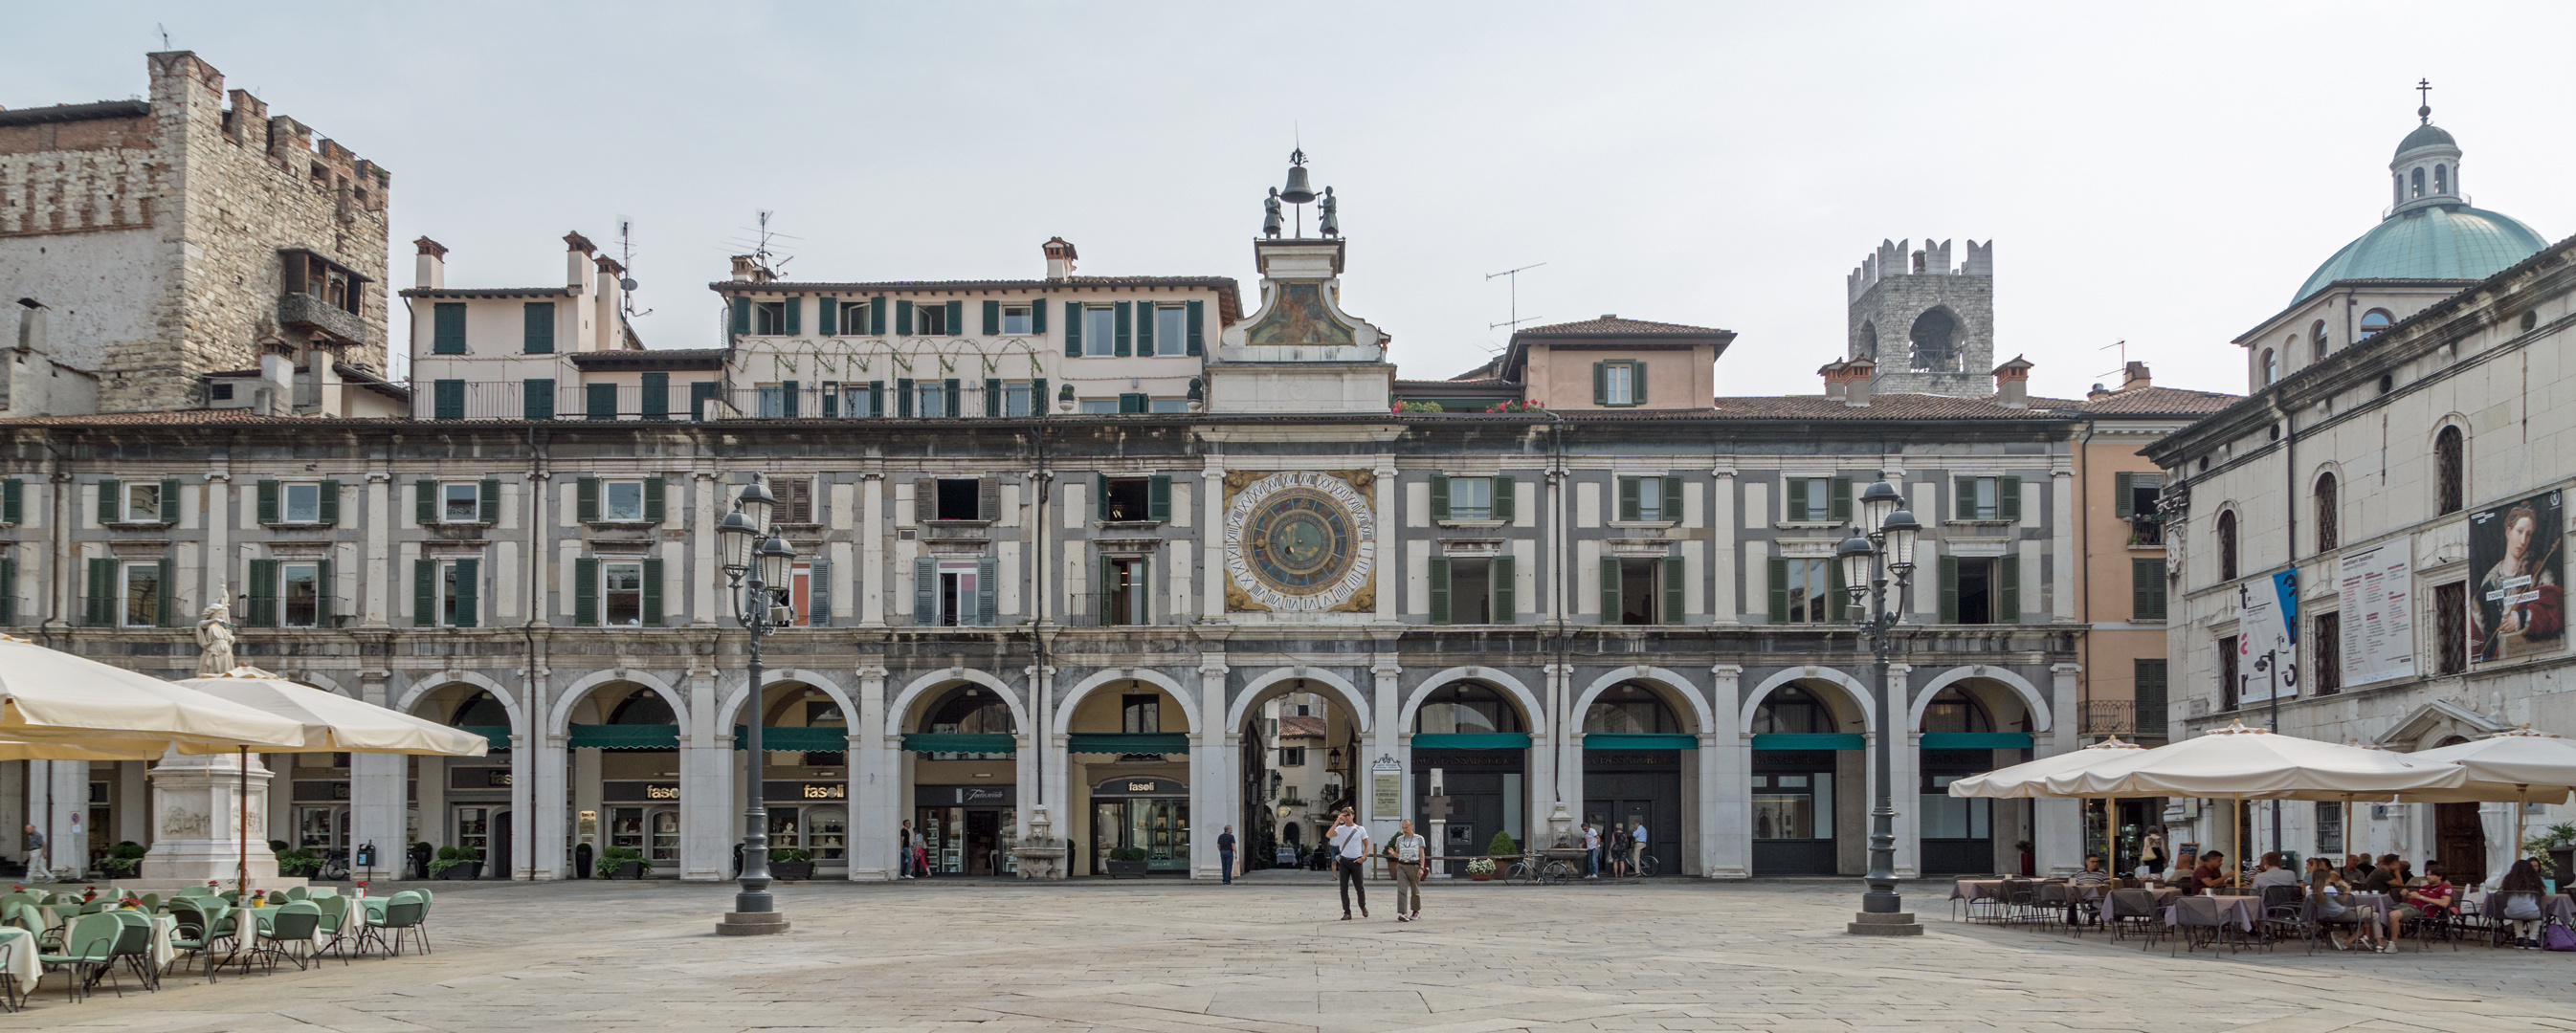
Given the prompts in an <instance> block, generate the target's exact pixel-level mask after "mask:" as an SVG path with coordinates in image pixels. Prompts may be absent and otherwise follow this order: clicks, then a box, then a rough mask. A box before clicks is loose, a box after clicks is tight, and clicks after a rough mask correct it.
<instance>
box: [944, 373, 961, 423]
mask: <svg viewBox="0 0 2576 1033" xmlns="http://www.w3.org/2000/svg"><path fill="white" fill-rule="evenodd" d="M940 386H942V387H945V388H947V389H948V392H947V393H946V394H944V395H941V396H940V397H942V398H945V399H947V403H946V404H947V406H948V408H947V410H946V411H947V414H948V415H950V416H960V415H964V413H965V411H966V395H965V394H964V392H963V391H962V390H961V382H960V381H959V380H958V379H957V378H956V377H950V378H948V379H947V381H946V382H944V383H942V384H941V385H940Z"/></svg>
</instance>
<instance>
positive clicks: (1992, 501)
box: [1976, 477, 2003, 520]
mask: <svg viewBox="0 0 2576 1033" xmlns="http://www.w3.org/2000/svg"><path fill="white" fill-rule="evenodd" d="M1976 499H1977V502H1976V506H1977V519H1979V520H1993V519H1995V518H1996V517H1997V516H1998V515H1999V514H2001V513H2002V512H2003V499H2002V498H2001V497H2000V496H1998V495H1997V494H1996V493H1995V479H1994V478H1992V477H1979V478H1977V495H1976Z"/></svg>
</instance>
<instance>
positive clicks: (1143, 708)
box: [1118, 692, 1163, 735]
mask: <svg viewBox="0 0 2576 1033" xmlns="http://www.w3.org/2000/svg"><path fill="white" fill-rule="evenodd" d="M1118 730H1119V731H1122V732H1126V733H1127V734H1129V735H1139V734H1153V733H1157V732H1160V731H1162V730H1163V697H1161V696H1158V695H1155V694H1154V693H1150V692H1131V693H1128V694H1126V695H1125V696H1122V697H1120V699H1119V701H1118Z"/></svg>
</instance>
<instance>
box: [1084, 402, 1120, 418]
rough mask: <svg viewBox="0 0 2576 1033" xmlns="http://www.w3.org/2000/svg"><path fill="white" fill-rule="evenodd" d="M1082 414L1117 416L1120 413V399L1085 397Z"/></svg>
mask: <svg viewBox="0 0 2576 1033" xmlns="http://www.w3.org/2000/svg"><path fill="white" fill-rule="evenodd" d="M1082 414H1083V415H1085V416H1115V415H1117V414H1118V400H1117V399H1115V398H1085V399H1083V400H1082Z"/></svg>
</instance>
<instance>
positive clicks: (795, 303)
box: [778, 296, 805, 336]
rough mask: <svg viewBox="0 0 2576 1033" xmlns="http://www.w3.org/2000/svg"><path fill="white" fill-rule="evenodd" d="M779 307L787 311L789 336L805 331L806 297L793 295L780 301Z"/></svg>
mask: <svg viewBox="0 0 2576 1033" xmlns="http://www.w3.org/2000/svg"><path fill="white" fill-rule="evenodd" d="M778 307H779V308H781V309H785V310H786V312H787V333H788V335H789V336H794V335H797V334H801V333H804V332H805V318H804V316H805V299H803V298H799V297H793V296H791V297H789V298H787V299H786V300H784V301H781V302H779V305H778Z"/></svg>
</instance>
